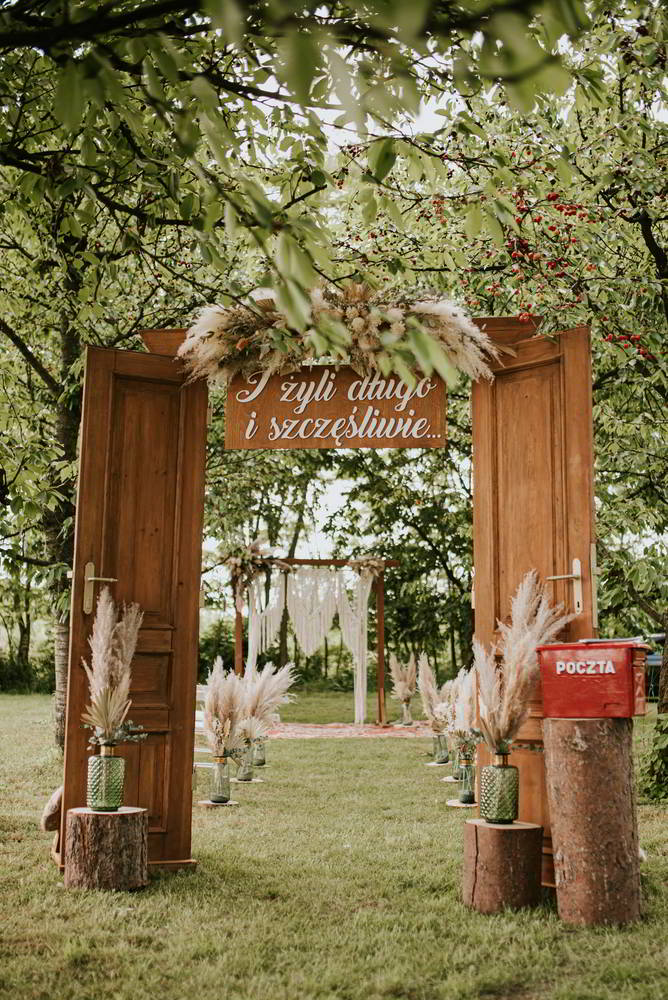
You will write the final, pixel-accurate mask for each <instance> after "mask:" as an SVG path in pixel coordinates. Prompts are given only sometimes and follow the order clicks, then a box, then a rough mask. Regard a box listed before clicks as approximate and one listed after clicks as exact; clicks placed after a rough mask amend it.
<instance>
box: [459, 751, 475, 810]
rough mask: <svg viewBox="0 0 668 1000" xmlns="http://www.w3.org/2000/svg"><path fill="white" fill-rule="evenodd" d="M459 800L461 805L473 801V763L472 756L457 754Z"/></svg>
mask: <svg viewBox="0 0 668 1000" xmlns="http://www.w3.org/2000/svg"><path fill="white" fill-rule="evenodd" d="M458 780H459V801H460V802H461V803H462V804H463V805H473V803H474V802H475V765H474V763H473V757H469V756H466V755H465V754H460V755H459V779H458Z"/></svg>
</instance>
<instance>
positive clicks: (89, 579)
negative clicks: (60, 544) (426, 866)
mask: <svg viewBox="0 0 668 1000" xmlns="http://www.w3.org/2000/svg"><path fill="white" fill-rule="evenodd" d="M96 583H118V580H117V579H116V577H115V576H95V563H93V562H88V563H86V565H85V566H84V592H83V613H84V614H85V615H89V614H90V613H91V611H92V610H93V597H94V594H95V584H96Z"/></svg>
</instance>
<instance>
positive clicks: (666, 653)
mask: <svg viewBox="0 0 668 1000" xmlns="http://www.w3.org/2000/svg"><path fill="white" fill-rule="evenodd" d="M663 630H664V632H665V636H664V639H663V656H662V657H661V670H660V673H659V704H658V706H657V711H658V713H659V715H666V714H668V610H666V613H665V614H664V616H663Z"/></svg>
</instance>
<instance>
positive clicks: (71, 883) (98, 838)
mask: <svg viewBox="0 0 668 1000" xmlns="http://www.w3.org/2000/svg"><path fill="white" fill-rule="evenodd" d="M145 885H148V810H147V809H138V808H137V807H136V806H122V807H121V808H120V809H119V810H118V811H117V812H93V810H92V809H85V808H79V809H69V810H68V812H67V825H66V843H65V888H66V889H117V890H127V889H141V888H143V887H144V886H145Z"/></svg>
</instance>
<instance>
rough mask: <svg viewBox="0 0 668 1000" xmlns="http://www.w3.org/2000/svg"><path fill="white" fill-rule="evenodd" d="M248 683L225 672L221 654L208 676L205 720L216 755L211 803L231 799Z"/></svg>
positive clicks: (205, 727) (206, 729)
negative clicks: (232, 769)
mask: <svg viewBox="0 0 668 1000" xmlns="http://www.w3.org/2000/svg"><path fill="white" fill-rule="evenodd" d="M243 706H244V686H243V682H242V680H241V678H240V677H238V676H237V675H236V674H235V673H234V671H229V672H227V673H226V672H225V670H224V669H223V661H222V659H221V658H220V657H217V658H216V660H215V661H214V664H213V668H212V670H211V672H210V673H209V676H208V678H207V690H206V698H205V699H204V712H203V716H202V723H203V727H204V732H205V734H206V738H207V740H208V742H209V746H210V748H211V752H212V755H213V768H212V771H211V793H210V796H209V798H210V800H211V802H217V803H219V804H222V803H225V802H229V801H230V764H229V761H230V757H232V756H233V755H234V753H235V751H237V750H239V749H240V748H241V745H242V744H241V738H240V736H239V732H238V724H239V722H240V721H241V717H242V715H243Z"/></svg>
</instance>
